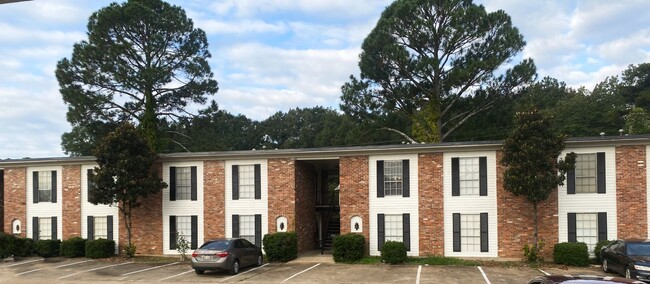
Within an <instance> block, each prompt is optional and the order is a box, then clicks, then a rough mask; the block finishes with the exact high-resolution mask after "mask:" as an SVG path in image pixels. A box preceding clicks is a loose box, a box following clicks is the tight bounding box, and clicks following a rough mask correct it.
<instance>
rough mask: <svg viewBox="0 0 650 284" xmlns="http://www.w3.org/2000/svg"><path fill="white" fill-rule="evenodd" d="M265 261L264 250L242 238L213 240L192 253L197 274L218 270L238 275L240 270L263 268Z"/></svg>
mask: <svg viewBox="0 0 650 284" xmlns="http://www.w3.org/2000/svg"><path fill="white" fill-rule="evenodd" d="M263 261H264V260H263V258H262V249H260V248H259V247H258V246H256V245H254V244H252V243H251V242H249V241H247V240H246V239H241V238H236V239H216V240H211V241H208V242H206V243H204V244H203V245H202V246H201V247H199V248H198V249H197V250H195V251H194V252H193V253H192V268H194V271H195V272H196V274H203V272H204V271H206V270H217V269H222V270H228V271H230V274H237V273H239V269H240V268H242V267H246V266H249V265H255V266H261V265H262V263H263Z"/></svg>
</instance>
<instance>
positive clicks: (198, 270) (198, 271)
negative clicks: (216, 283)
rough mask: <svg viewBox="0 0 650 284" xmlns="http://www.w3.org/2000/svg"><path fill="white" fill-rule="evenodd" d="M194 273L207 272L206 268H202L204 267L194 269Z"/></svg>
mask: <svg viewBox="0 0 650 284" xmlns="http://www.w3.org/2000/svg"><path fill="white" fill-rule="evenodd" d="M194 273H196V274H198V275H201V274H203V273H205V270H202V269H194Z"/></svg>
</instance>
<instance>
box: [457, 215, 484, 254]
mask: <svg viewBox="0 0 650 284" xmlns="http://www.w3.org/2000/svg"><path fill="white" fill-rule="evenodd" d="M460 244H461V251H464V252H473V251H474V252H478V251H481V215H480V214H461V215H460Z"/></svg>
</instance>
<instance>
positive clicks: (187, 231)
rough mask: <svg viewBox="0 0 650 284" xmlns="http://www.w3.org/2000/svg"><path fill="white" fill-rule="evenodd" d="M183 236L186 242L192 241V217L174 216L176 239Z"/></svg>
mask: <svg viewBox="0 0 650 284" xmlns="http://www.w3.org/2000/svg"><path fill="white" fill-rule="evenodd" d="M180 236H183V237H184V238H185V240H186V241H188V242H190V241H191V240H192V216H189V215H187V216H176V238H177V240H178V237H180Z"/></svg>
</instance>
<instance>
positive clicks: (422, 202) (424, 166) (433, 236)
mask: <svg viewBox="0 0 650 284" xmlns="http://www.w3.org/2000/svg"><path fill="white" fill-rule="evenodd" d="M418 173H419V176H418V187H419V190H420V196H419V204H418V207H419V209H418V210H419V215H420V220H419V221H420V232H419V236H420V240H419V243H420V256H425V255H443V254H444V252H445V246H444V245H445V240H444V238H445V234H444V232H445V230H444V195H443V192H444V187H443V172H442V153H432V154H419V157H418Z"/></svg>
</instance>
